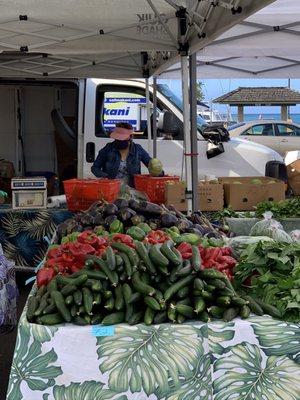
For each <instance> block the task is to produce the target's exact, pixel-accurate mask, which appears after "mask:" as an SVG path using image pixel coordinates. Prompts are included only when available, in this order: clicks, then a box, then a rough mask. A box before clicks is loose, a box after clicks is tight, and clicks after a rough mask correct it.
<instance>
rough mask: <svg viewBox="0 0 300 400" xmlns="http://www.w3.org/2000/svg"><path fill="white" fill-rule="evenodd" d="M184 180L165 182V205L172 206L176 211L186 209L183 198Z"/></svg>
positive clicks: (185, 202)
mask: <svg viewBox="0 0 300 400" xmlns="http://www.w3.org/2000/svg"><path fill="white" fill-rule="evenodd" d="M185 190H186V184H185V182H176V183H167V184H166V186H165V202H166V205H167V206H169V205H172V206H174V207H175V208H176V209H177V210H178V211H187V201H186V199H185Z"/></svg>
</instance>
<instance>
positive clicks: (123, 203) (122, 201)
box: [114, 198, 129, 209]
mask: <svg viewBox="0 0 300 400" xmlns="http://www.w3.org/2000/svg"><path fill="white" fill-rule="evenodd" d="M114 204H115V205H116V206H117V207H118V208H119V209H121V208H127V207H129V202H128V200H126V199H121V198H120V199H117V200H116V201H115V202H114Z"/></svg>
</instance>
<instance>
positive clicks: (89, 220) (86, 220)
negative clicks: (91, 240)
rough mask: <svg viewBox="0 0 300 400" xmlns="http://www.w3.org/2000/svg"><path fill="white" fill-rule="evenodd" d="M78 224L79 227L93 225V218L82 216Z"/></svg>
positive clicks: (86, 215) (87, 215)
mask: <svg viewBox="0 0 300 400" xmlns="http://www.w3.org/2000/svg"><path fill="white" fill-rule="evenodd" d="M80 222H81V225H83V226H84V227H86V226H90V225H93V217H91V216H90V215H89V214H84V215H83V216H82V217H81V220H80Z"/></svg>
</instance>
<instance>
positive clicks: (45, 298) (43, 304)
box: [33, 293, 49, 317]
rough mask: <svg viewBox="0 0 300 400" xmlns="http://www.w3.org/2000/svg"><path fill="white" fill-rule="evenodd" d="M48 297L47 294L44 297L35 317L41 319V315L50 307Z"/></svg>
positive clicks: (35, 312)
mask: <svg viewBox="0 0 300 400" xmlns="http://www.w3.org/2000/svg"><path fill="white" fill-rule="evenodd" d="M48 297H49V293H45V294H44V295H43V296H42V298H41V301H40V304H39V306H38V307H37V309H36V310H35V311H34V314H33V315H34V317H39V316H40V315H42V313H43V311H44V309H45V308H46V307H47V306H48Z"/></svg>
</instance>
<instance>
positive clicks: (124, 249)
mask: <svg viewBox="0 0 300 400" xmlns="http://www.w3.org/2000/svg"><path fill="white" fill-rule="evenodd" d="M111 247H112V248H113V249H115V250H118V251H119V252H122V253H125V254H126V255H127V256H128V258H129V260H130V262H131V265H132V266H137V265H138V261H139V259H138V256H137V254H136V252H135V251H134V250H133V249H132V248H131V247H129V246H126V244H123V243H117V242H114V243H112V244H111Z"/></svg>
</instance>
